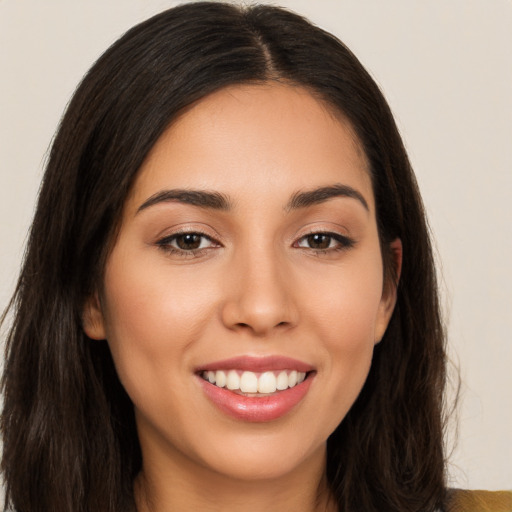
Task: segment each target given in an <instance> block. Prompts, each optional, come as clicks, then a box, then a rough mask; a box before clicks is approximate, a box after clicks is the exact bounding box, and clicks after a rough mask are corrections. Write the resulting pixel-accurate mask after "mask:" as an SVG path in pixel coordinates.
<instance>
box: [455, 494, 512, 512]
mask: <svg viewBox="0 0 512 512" xmlns="http://www.w3.org/2000/svg"><path fill="white" fill-rule="evenodd" d="M445 510H446V512H512V491H468V490H465V489H450V490H449V491H448V498H447V500H446V509H445Z"/></svg>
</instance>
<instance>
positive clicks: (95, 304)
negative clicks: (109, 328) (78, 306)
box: [82, 293, 106, 340]
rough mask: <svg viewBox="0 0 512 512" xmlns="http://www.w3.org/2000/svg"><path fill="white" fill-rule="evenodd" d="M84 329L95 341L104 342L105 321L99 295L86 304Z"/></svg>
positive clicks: (83, 312)
mask: <svg viewBox="0 0 512 512" xmlns="http://www.w3.org/2000/svg"><path fill="white" fill-rule="evenodd" d="M82 327H83V329H84V332H85V334H87V336H88V337H89V338H91V339H93V340H104V339H105V338H106V333H105V320H104V318H103V312H102V310H101V303H100V299H99V297H98V294H97V293H94V294H93V295H92V296H91V297H89V298H88V299H87V300H86V302H85V304H84V307H83V311H82Z"/></svg>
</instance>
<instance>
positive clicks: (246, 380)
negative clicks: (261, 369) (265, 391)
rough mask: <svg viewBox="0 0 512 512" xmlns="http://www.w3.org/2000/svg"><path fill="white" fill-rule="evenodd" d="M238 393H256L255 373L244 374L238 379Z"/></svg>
mask: <svg viewBox="0 0 512 512" xmlns="http://www.w3.org/2000/svg"><path fill="white" fill-rule="evenodd" d="M240 391H241V392H242V393H257V392H258V377H257V375H256V374H255V373H252V372H244V373H242V376H241V377H240Z"/></svg>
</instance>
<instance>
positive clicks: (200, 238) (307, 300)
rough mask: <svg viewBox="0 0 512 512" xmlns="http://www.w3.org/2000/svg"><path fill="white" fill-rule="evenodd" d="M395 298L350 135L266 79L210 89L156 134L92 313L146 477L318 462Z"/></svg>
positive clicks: (279, 471)
mask: <svg viewBox="0 0 512 512" xmlns="http://www.w3.org/2000/svg"><path fill="white" fill-rule="evenodd" d="M393 305H394V293H393V292H391V293H389V294H386V295H384V294H383V269H382V260H381V253H380V248H379V239H378V233H377V226H376V219H375V205H374V198H373V194H372V187H371V182H370V177H369V171H368V167H367V162H366V159H365V156H364V154H363V152H362V150H361V148H360V146H359V144H358V142H357V140H356V138H355V136H354V134H353V131H352V130H351V128H350V126H349V125H348V123H347V122H345V121H343V120H341V118H336V117H335V116H334V115H333V114H332V113H331V112H329V111H328V110H327V108H326V107H325V106H324V105H323V104H322V103H320V102H319V101H317V100H316V99H315V98H313V96H311V95H310V94H309V93H308V92H307V91H306V90H304V89H302V88H300V87H292V86H287V85H279V84H269V85H244V86H233V87H229V88H225V89H223V90H221V91H219V92H216V93H214V94H212V95H210V96H208V97H206V98H204V99H202V100H201V101H199V102H197V103H196V104H195V105H194V106H193V107H192V108H190V109H189V110H187V111H186V112H185V113H184V114H183V115H182V116H181V117H180V118H179V119H178V120H177V121H175V122H174V123H173V125H172V126H171V127H170V128H169V129H168V130H167V131H166V132H165V133H164V134H163V135H162V136H161V138H160V139H159V141H158V142H157V144H156V145H155V146H154V148H153V149H152V151H151V153H150V154H149V156H148V158H147V159H146V161H145V163H144V165H143V166H142V168H141V170H140V173H139V175H138V177H137V180H136V182H135V185H134V187H133V190H132V192H131V195H130V196H129V198H128V200H127V202H126V205H125V208H124V212H123V217H122V224H121V228H120V231H119V236H118V238H117V240H116V243H115V246H114V248H113V250H112V252H111V254H110V256H109V258H108V261H107V264H106V269H105V280H104V286H103V289H102V293H101V298H100V300H99V301H97V300H95V299H91V301H90V303H89V304H88V306H87V308H86V311H85V314H84V317H85V329H86V332H87V334H88V335H89V336H90V337H92V338H96V339H102V338H106V339H107V340H108V343H109V346H110V348H111V351H112V355H113V358H114V362H115V365H116V368H117V371H118V374H119V378H120V379H121V382H122V383H123V385H124V387H125V389H126V391H127V393H128V394H129V396H130V397H131V399H132V401H133V403H134V407H135V414H136V422H137V427H138V431H139V437H140V442H141V447H142V451H143V457H144V464H145V466H146V465H148V464H157V465H163V464H171V465H174V466H176V467H178V468H196V469H197V468H201V470H202V471H214V472H216V473H217V474H222V475H228V476H231V477H233V478H237V479H266V478H273V477H278V476H281V475H285V474H288V473H290V472H293V471H300V470H301V468H307V467H308V465H311V464H313V465H314V464H320V465H321V464H323V461H324V456H325V444H326V440H327V437H328V436H329V435H330V434H331V433H332V431H333V430H334V429H335V428H336V426H337V425H338V424H339V423H340V422H341V421H342V420H343V418H344V416H345V415H346V413H347V411H348V410H349V409H350V407H351V406H352V404H353V403H354V401H355V399H356V397H357V396H358V394H359V392H360V390H361V388H362V386H363V383H364V382H365V379H366V376H367V374H368V370H369V368H370V364H371V360H372V353H373V349H374V345H375V343H376V342H378V341H379V340H380V339H381V337H382V336H383V334H384V331H385V329H386V326H387V323H388V320H389V317H390V315H391V312H392V308H393ZM207 379H209V380H207ZM210 381H211V382H210ZM228 388H232V389H228ZM240 388H241V389H240ZM284 388H286V389H284ZM258 390H259V391H258Z"/></svg>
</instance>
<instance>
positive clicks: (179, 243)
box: [156, 232, 219, 255]
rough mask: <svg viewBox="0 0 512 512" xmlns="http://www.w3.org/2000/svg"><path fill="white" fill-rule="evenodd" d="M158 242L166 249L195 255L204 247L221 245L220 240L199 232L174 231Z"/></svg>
mask: <svg viewBox="0 0 512 512" xmlns="http://www.w3.org/2000/svg"><path fill="white" fill-rule="evenodd" d="M156 244H157V245H158V246H159V247H161V248H162V249H163V250H165V251H168V252H173V253H181V254H184V255H186V254H187V253H188V254H192V255H193V254H196V253H197V252H199V251H202V250H204V249H209V248H212V247H219V243H218V242H216V241H215V240H213V239H212V238H210V237H209V236H208V235H205V234H204V233H198V232H186V233H174V234H173V235H169V236H166V237H164V238H162V239H160V240H158V242H157V243H156Z"/></svg>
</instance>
